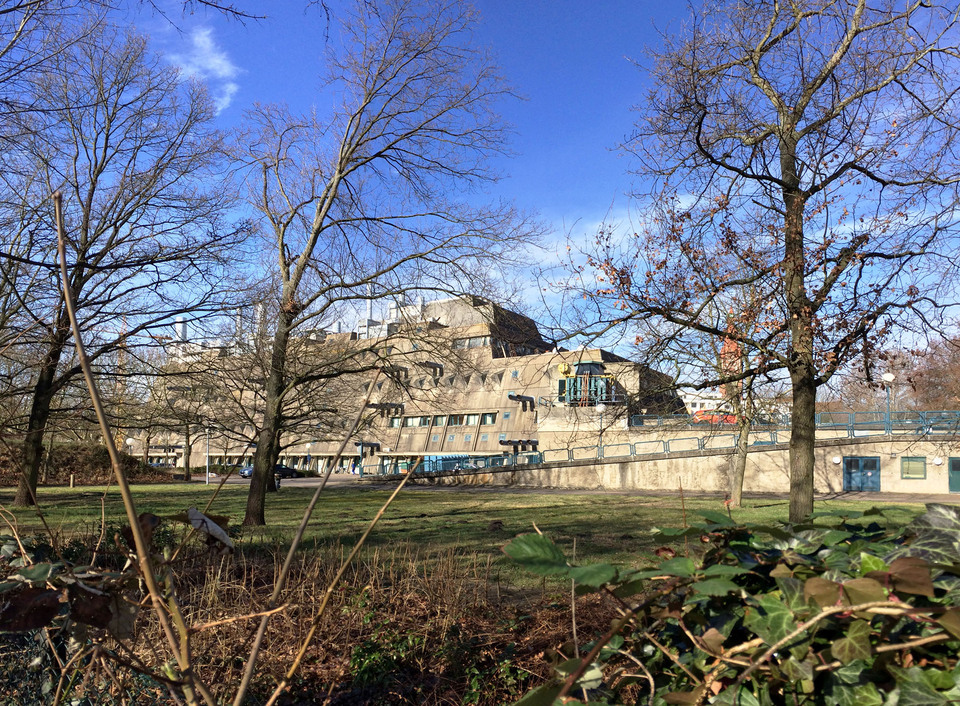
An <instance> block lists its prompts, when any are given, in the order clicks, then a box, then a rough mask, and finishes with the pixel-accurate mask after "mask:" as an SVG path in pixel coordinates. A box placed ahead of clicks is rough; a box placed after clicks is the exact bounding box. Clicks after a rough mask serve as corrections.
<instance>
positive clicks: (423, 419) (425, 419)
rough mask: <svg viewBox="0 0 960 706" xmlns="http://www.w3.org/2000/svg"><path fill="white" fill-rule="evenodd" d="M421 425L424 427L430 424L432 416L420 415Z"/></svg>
mask: <svg viewBox="0 0 960 706" xmlns="http://www.w3.org/2000/svg"><path fill="white" fill-rule="evenodd" d="M420 426H422V427H428V426H430V417H420Z"/></svg>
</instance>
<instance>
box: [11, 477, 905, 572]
mask: <svg viewBox="0 0 960 706" xmlns="http://www.w3.org/2000/svg"><path fill="white" fill-rule="evenodd" d="M247 487H248V486H246V485H234V484H229V485H225V486H224V487H223V488H222V489H221V491H220V492H219V494H218V496H217V498H216V499H215V501H214V504H213V505H212V507H211V509H210V513H211V514H217V515H226V516H228V517H230V522H231V525H236V524H239V522H240V521H241V520H242V518H243V512H244V507H245V502H246V496H247ZM215 488H216V486H214V485H210V486H206V485H203V484H201V483H192V484H177V485H173V484H168V485H141V486H135V488H134V492H135V496H136V502H137V506H138V509H139V510H140V511H149V512H152V513H154V514H156V515H159V516H161V517H165V516H171V515H175V514H177V513H181V512H183V511H185V510H186V509H187V508H189V507H191V506H194V507H197V508H198V509H201V510H202V509H203V508H204V507H205V506H206V504H207V503H208V501H209V500H210V498H211V496H212V494H213V491H214V490H215ZM391 491H392V487H383V486H359V485H358V486H351V487H349V488H344V487H342V486H341V487H335V488H328V489H326V490H324V493H323V495H322V496H321V499H320V502H319V503H318V505H317V509H316V511H315V513H314V517H313V519H312V521H311V523H310V527H309V529H308V531H307V535H306V543H305V547H304V548H305V549H307V550H309V548H310V547H311V546H312V545H317V544H327V545H328V544H331V543H341V544H344V545H347V544H352V543H353V542H354V541H355V540H356V539H357V538H358V537H359V536H360V534H361V533H362V532H363V530H364V529H365V528H366V526H367V524H368V523H369V521H370V519H371V518H372V517H373V516H374V515H375V514H376V513H377V511H378V510H379V509H380V507H381V505H382V504H383V502H384V501H385V500H386V499H387V497H388V496H389V494H390V492H391ZM313 492H314V490H313V489H312V488H295V487H291V486H285V487H284V488H283V489H282V490H281V491H280V492H279V493H277V494H276V495H271V496H269V497H268V498H267V522H268V523H269V525H268V526H267V527H265V528H240V530H239V532H238V535H237V536H238V538H239V541H240V542H241V543H242V544H243V545H246V546H247V547H250V548H256V547H259V546H263V547H269V548H272V547H275V546H276V545H278V544H284V543H286V542H287V541H288V540H289V539H290V537H292V535H293V532H294V530H295V529H296V527H297V525H298V524H299V521H300V517H301V514H302V511H303V508H304V507H305V506H306V504H307V502H308V501H309V499H310V497H311V496H312V494H313ZM12 500H13V491H12V490H6V491H0V505H2V506H3V507H4V508H6V509H7V511H8V512H9V513H11V514H12V516H13V517H15V518H16V522H17V525H18V529H19V532H20V533H21V535H23V536H30V535H31V534H34V533H37V532H40V531H41V530H42V525H41V524H40V522H39V520H38V518H37V515H36V512H35V511H33V510H31V509H13V508H11V507H10V504H11V503H12ZM39 500H40V503H41V511H42V512H43V514H44V517H45V518H46V521H47V523H48V524H49V525H50V527H52V528H53V529H54V530H55V531H57V532H59V533H62V534H64V535H65V536H71V535H73V534H76V533H85V532H91V531H95V530H97V529H98V528H99V526H100V521H101V514H102V515H103V516H104V517H105V518H106V522H107V524H108V526H114V527H116V526H119V525H123V524H126V519H125V517H124V514H123V506H122V503H121V500H120V495H119V493H118V492H117V490H116V489H115V488H111V489H108V490H107V491H106V493H105V494H104V489H103V488H92V487H85V488H77V489H68V488H41V489H40V491H39ZM872 505H873V504H872V503H869V502H851V501H841V500H829V501H820V502H818V503H817V507H816V509H817V511H823V510H844V509H847V510H865V509H867V508H869V507H871V506H872ZM685 506H686V508H685V510H684V507H683V505H682V504H681V500H680V498H679V496H664V495H659V496H643V495H627V494H615V493H608V494H600V493H575V492H550V491H529V490H506V489H491V488H430V489H424V488H405V489H404V490H403V491H401V494H400V495H399V496H398V498H397V499H396V500H395V501H394V503H393V505H392V506H391V507H390V508H389V509H388V511H387V513H386V515H385V516H384V517H383V519H382V520H381V521H380V524H379V525H378V527H377V529H376V530H375V531H374V534H373V535H371V537H370V539H369V540H368V547H369V548H370V549H373V550H376V549H393V548H395V547H397V546H399V545H406V546H408V547H411V548H413V549H414V550H415V551H416V552H417V554H418V555H420V556H421V557H424V558H429V557H430V556H431V555H434V554H445V553H449V552H457V553H464V554H468V555H470V556H473V557H479V558H480V560H481V561H483V562H486V561H488V559H487V557H489V558H490V560H491V561H494V562H497V563H498V565H499V564H502V561H505V558H503V555H502V553H501V548H502V547H503V545H504V544H505V543H506V542H508V541H509V540H510V539H511V538H512V537H514V536H516V535H518V534H521V533H524V532H530V531H533V526H534V524H535V525H536V526H537V527H538V528H539V529H540V530H541V531H542V532H544V533H546V534H548V535H550V536H551V537H552V538H553V539H554V540H555V541H556V542H557V543H558V544H559V545H560V546H561V547H564V548H565V550H566V551H567V554H568V556H569V555H570V554H571V553H572V551H573V547H574V543H575V544H576V557H577V560H578V561H582V562H588V561H607V562H612V563H618V564H632V565H636V564H637V563H638V561H643V559H644V557H646V556H648V555H649V552H650V551H651V550H652V549H654V548H656V547H657V546H659V545H660V544H663V540H662V538H659V537H657V536H656V535H655V534H654V533H652V532H651V530H652V529H653V528H654V527H667V526H672V527H676V526H682V525H683V523H684V512H685V513H686V517H687V518H688V519H689V520H692V521H696V520H697V519H699V518H698V516H697V512H698V511H700V510H713V511H724V508H723V504H722V502H721V501H720V500H719V499H718V498H715V497H711V498H696V497H694V498H691V497H687V498H686V499H685ZM883 507H884V509H885V510H886V511H887V512H888V513H890V514H889V515H888V517H890V519H891V521H894V522H898V523H905V522H906V521H908V519H909V518H910V517H912V516H914V515H916V514H918V513H919V512H922V510H923V506H922V505H920V504H904V505H889V504H888V505H883ZM733 516H734V519H736V520H738V521H744V522H754V523H769V522H775V521H779V520H785V519H786V516H787V501H786V500H785V499H783V500H781V499H769V498H765V499H751V500H747V501H746V503H745V506H744V507H742V508H740V509H737V510H734V512H733ZM501 568H506V567H501ZM507 571H508V573H512V572H510V571H509V569H507Z"/></svg>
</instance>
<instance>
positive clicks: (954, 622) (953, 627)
mask: <svg viewBox="0 0 960 706" xmlns="http://www.w3.org/2000/svg"><path fill="white" fill-rule="evenodd" d="M937 622H938V623H939V624H940V626H941V627H942V628H943V629H944V630H946V631H947V632H948V633H950V634H951V635H953V636H954V637H956V638H960V608H951V609H950V610H948V611H947V612H946V613H944V614H943V615H941V616H940V617H939V618H937Z"/></svg>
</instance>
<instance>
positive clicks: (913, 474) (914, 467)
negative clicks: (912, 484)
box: [900, 456, 927, 480]
mask: <svg viewBox="0 0 960 706" xmlns="http://www.w3.org/2000/svg"><path fill="white" fill-rule="evenodd" d="M900 477H901V478H905V479H907V480H923V479H924V478H926V477H927V459H926V457H925V456H903V457H902V458H901V459H900Z"/></svg>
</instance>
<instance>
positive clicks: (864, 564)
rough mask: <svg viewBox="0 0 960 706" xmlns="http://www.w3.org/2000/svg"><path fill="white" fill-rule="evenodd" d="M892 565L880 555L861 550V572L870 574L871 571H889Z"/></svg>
mask: <svg viewBox="0 0 960 706" xmlns="http://www.w3.org/2000/svg"><path fill="white" fill-rule="evenodd" d="M889 570H890V567H889V566H887V562H885V561H884V560H883V559H881V558H880V557H876V556H873V555H872V554H867V553H866V552H861V554H860V573H861V575H863V574H869V573H870V572H871V571H889Z"/></svg>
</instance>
